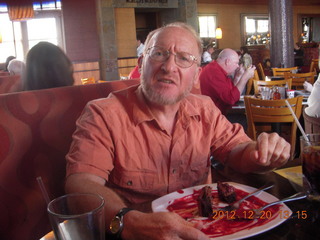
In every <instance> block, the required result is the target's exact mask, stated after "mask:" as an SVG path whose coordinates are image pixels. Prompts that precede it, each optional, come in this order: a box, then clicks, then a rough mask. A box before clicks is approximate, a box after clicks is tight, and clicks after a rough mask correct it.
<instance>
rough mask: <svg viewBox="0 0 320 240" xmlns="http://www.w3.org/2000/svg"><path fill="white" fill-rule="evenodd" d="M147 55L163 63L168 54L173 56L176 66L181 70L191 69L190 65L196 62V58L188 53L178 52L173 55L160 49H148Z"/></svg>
mask: <svg viewBox="0 0 320 240" xmlns="http://www.w3.org/2000/svg"><path fill="white" fill-rule="evenodd" d="M148 54H149V56H150V58H151V59H153V60H155V61H157V62H165V61H166V60H167V59H168V58H169V56H170V54H173V55H174V59H175V62H176V64H177V65H178V66H179V67H182V68H188V67H191V66H192V64H193V63H194V62H195V61H196V58H195V57H194V56H192V55H190V54H189V53H186V52H178V53H176V54H174V53H171V52H169V51H168V50H165V49H163V48H160V47H151V48H149V51H148Z"/></svg>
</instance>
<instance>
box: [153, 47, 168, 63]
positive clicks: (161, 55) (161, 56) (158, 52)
mask: <svg viewBox="0 0 320 240" xmlns="http://www.w3.org/2000/svg"><path fill="white" fill-rule="evenodd" d="M149 56H150V57H151V58H152V59H153V60H155V61H158V62H164V61H165V60H167V57H168V51H166V50H164V49H161V48H159V47H153V48H150V50H149Z"/></svg>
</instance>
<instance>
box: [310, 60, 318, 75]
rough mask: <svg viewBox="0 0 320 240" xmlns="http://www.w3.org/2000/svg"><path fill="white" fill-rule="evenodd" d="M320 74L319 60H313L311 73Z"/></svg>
mask: <svg viewBox="0 0 320 240" xmlns="http://www.w3.org/2000/svg"><path fill="white" fill-rule="evenodd" d="M314 71H315V72H317V73H318V72H319V59H312V60H311V64H310V71H309V72H314Z"/></svg>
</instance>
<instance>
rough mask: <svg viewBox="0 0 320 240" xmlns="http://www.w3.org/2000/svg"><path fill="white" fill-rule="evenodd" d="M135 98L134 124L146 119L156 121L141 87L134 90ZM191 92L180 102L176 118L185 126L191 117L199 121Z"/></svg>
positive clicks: (198, 114)
mask: <svg viewBox="0 0 320 240" xmlns="http://www.w3.org/2000/svg"><path fill="white" fill-rule="evenodd" d="M133 94H134V96H133V97H135V98H136V101H134V102H135V104H134V105H133V107H132V116H133V121H134V124H135V125H138V124H140V123H142V122H146V121H152V120H154V121H156V119H155V117H154V116H153V114H152V112H151V111H150V109H149V107H148V106H147V104H146V101H145V97H144V95H143V93H142V88H141V86H139V87H138V88H137V89H136V90H135V91H134V92H133ZM192 98H194V96H193V94H190V95H189V96H187V97H186V98H184V99H183V100H181V102H180V107H179V110H178V120H180V119H181V123H182V125H183V126H184V127H187V126H188V125H189V124H190V121H191V119H195V120H197V121H200V120H201V119H200V112H199V110H198V109H196V108H195V106H194V105H193V104H192Z"/></svg>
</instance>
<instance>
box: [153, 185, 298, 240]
mask: <svg viewBox="0 0 320 240" xmlns="http://www.w3.org/2000/svg"><path fill="white" fill-rule="evenodd" d="M228 183H229V184H230V185H232V186H233V187H235V188H236V189H237V190H242V191H244V192H247V193H251V192H253V191H255V190H256V188H253V187H250V186H247V185H243V184H239V183H234V182H228ZM204 186H211V188H212V190H213V192H214V191H216V189H217V184H216V183H215V184H206V185H199V186H195V187H190V188H186V189H182V190H179V191H176V192H172V193H170V194H167V195H165V196H162V197H160V198H158V199H156V200H154V201H153V202H152V204H151V206H152V210H153V212H169V210H168V207H169V208H170V206H172V205H173V204H175V203H176V202H179V204H180V205H181V206H183V208H185V209H179V211H181V210H182V212H183V210H186V211H187V210H188V208H190V209H191V208H195V204H196V200H195V198H193V195H194V194H195V191H196V190H200V189H201V188H202V187H204ZM254 198H258V200H261V201H263V202H265V203H270V202H274V201H278V200H279V199H278V198H276V197H275V196H273V195H271V194H269V193H267V192H264V191H262V192H260V193H259V194H257V195H256V196H255V197H254ZM184 199H185V200H184ZM191 199H193V200H191ZM249 199H250V198H249ZM249 199H248V201H249ZM183 201H185V204H184V203H183ZM181 203H182V204H181ZM219 205H220V204H219ZM278 206H279V207H278V209H277V210H276V212H273V213H271V214H270V212H265V213H266V214H265V218H266V219H264V220H261V221H260V222H259V220H260V219H253V220H249V221H248V220H241V221H240V220H238V221H234V220H227V221H226V220H225V221H221V219H219V218H218V217H213V219H212V220H208V218H202V217H194V218H188V219H187V221H190V222H195V221H204V224H203V225H204V226H205V228H206V229H202V231H203V232H205V233H206V234H208V235H209V236H210V238H212V239H223V240H232V239H243V238H247V237H252V236H255V235H257V234H260V233H263V232H266V231H268V230H270V229H272V228H274V227H276V226H278V225H280V224H281V223H283V222H284V221H286V220H287V219H288V218H289V217H290V216H291V215H292V211H291V210H290V209H289V208H288V207H287V205H285V204H280V205H278ZM177 213H178V212H177ZM178 214H179V213H178ZM204 219H205V220H204ZM210 224H211V226H212V228H213V226H214V228H215V229H221V232H220V233H218V234H217V233H216V232H215V233H214V234H213V233H212V232H211V231H210V227H211V226H210Z"/></svg>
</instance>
